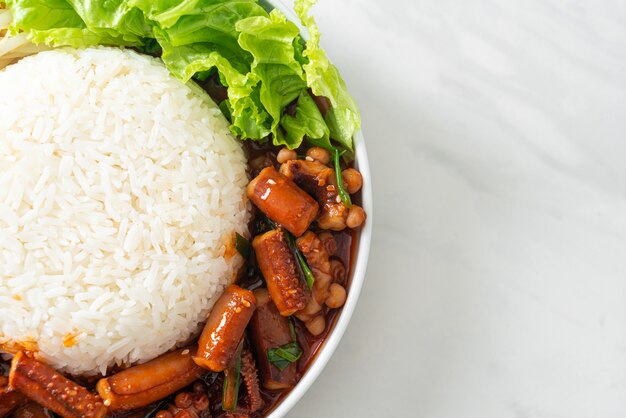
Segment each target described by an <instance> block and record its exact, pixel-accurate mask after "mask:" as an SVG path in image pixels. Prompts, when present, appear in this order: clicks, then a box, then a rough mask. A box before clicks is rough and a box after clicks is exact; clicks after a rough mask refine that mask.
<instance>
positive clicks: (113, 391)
mask: <svg viewBox="0 0 626 418" xmlns="http://www.w3.org/2000/svg"><path fill="white" fill-rule="evenodd" d="M194 348H195V347H190V348H181V349H179V350H176V351H172V352H171V353H167V354H164V355H162V356H160V357H157V358H156V359H154V360H151V361H149V362H147V363H144V364H140V365H138V366H133V367H130V368H128V369H126V370H123V371H121V372H119V373H116V374H114V375H112V376H109V377H106V378H103V379H100V380H99V381H98V383H97V385H96V390H97V391H98V393H99V394H100V396H101V397H102V399H104V401H105V402H106V404H107V405H109V407H110V409H111V410H114V411H118V410H131V409H135V408H141V407H142V406H146V405H149V404H151V403H152V402H156V401H158V400H159V399H162V398H165V397H166V396H169V395H171V394H172V393H174V392H176V391H177V390H179V389H182V388H184V387H185V386H187V385H189V384H191V383H192V382H193V381H194V380H196V379H198V378H200V377H201V376H202V375H204V374H205V373H206V371H205V370H204V369H202V368H201V367H199V366H197V365H196V363H194V361H193V360H192V358H191V356H192V352H193V349H194Z"/></svg>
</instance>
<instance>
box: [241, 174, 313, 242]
mask: <svg viewBox="0 0 626 418" xmlns="http://www.w3.org/2000/svg"><path fill="white" fill-rule="evenodd" d="M247 194H248V198H249V199H250V200H251V201H252V203H254V204H255V205H256V207H258V208H259V209H260V210H261V211H262V212H263V213H264V214H266V215H267V217H268V218H270V219H271V220H273V221H275V222H277V223H279V224H280V225H282V226H283V227H284V228H285V229H286V230H287V231H289V232H291V233H292V234H294V235H295V236H296V237H299V236H300V235H302V234H303V233H304V231H306V230H307V229H308V228H309V225H311V222H313V220H314V219H315V218H316V217H317V212H318V210H319V205H318V204H317V202H316V201H315V200H314V199H313V198H312V197H311V196H309V195H308V194H307V193H306V192H305V191H304V190H302V189H301V188H299V187H298V186H296V184H295V183H294V182H293V181H291V180H290V179H288V178H287V177H285V176H284V175H282V174H281V173H279V172H278V171H276V169H275V168H274V167H266V168H264V169H263V170H261V172H260V173H259V175H258V176H257V177H255V178H254V179H253V180H252V181H251V182H250V184H248V188H247Z"/></svg>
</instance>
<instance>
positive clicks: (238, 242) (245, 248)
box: [235, 232, 252, 260]
mask: <svg viewBox="0 0 626 418" xmlns="http://www.w3.org/2000/svg"><path fill="white" fill-rule="evenodd" d="M235 248H237V252H239V254H241V256H242V257H243V258H244V259H246V260H247V259H248V258H250V254H251V253H252V247H251V246H250V241H248V240H247V239H245V238H244V237H242V236H241V235H239V233H238V232H235Z"/></svg>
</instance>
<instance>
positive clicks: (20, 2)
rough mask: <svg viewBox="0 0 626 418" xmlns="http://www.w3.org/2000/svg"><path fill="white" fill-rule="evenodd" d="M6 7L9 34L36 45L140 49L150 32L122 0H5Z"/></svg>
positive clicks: (140, 15)
mask: <svg viewBox="0 0 626 418" xmlns="http://www.w3.org/2000/svg"><path fill="white" fill-rule="evenodd" d="M102 4H106V5H107V7H106V8H105V7H104V6H102ZM7 6H8V7H9V8H10V9H11V13H12V14H13V23H12V31H13V32H18V31H25V32H27V33H28V34H29V38H30V39H31V41H32V42H34V43H38V44H39V43H44V44H46V45H50V46H72V47H76V48H78V47H85V46H91V45H119V46H140V45H142V44H143V37H145V36H148V35H149V34H150V32H151V30H150V27H149V26H148V24H147V23H146V21H145V20H144V17H143V14H142V13H141V12H139V11H138V10H136V9H133V10H131V9H129V8H127V7H125V6H124V3H123V0H114V1H109V2H98V1H95V0H87V1H73V2H72V1H68V0H8V1H7Z"/></svg>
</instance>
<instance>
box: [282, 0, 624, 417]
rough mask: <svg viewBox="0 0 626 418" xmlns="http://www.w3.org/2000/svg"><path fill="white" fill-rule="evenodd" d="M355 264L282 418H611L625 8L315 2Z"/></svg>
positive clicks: (524, 0) (618, 392)
mask: <svg viewBox="0 0 626 418" xmlns="http://www.w3.org/2000/svg"><path fill="white" fill-rule="evenodd" d="M316 15H317V17H318V20H319V23H320V26H321V28H322V30H323V43H324V44H325V46H326V48H327V50H328V52H329V55H330V56H331V57H332V58H333V60H334V61H335V63H336V64H337V65H338V66H339V67H340V68H341V70H342V72H343V75H344V77H345V78H346V80H347V82H348V84H349V86H350V88H351V90H352V92H353V93H354V95H355V96H356V98H357V100H358V102H359V103H360V107H361V110H362V116H363V120H364V122H363V130H364V133H365V136H366V139H367V144H368V148H369V152H370V156H371V157H370V158H371V164H372V168H373V185H374V194H375V210H376V213H375V221H374V222H375V225H374V241H373V247H372V255H371V258H370V264H369V271H368V275H367V280H366V283H365V287H364V289H363V293H362V298H361V300H360V302H359V306H358V308H357V310H356V312H355V315H354V318H353V321H352V323H351V325H350V327H349V329H348V331H347V333H346V335H345V337H344V340H343V341H342V343H341V345H340V346H339V348H338V349H337V351H336V354H335V356H334V357H333V359H332V360H331V361H330V363H329V364H328V366H327V367H326V369H325V370H324V372H323V373H322V375H321V376H320V378H319V379H318V380H317V382H316V383H315V384H314V386H313V387H312V388H311V390H310V391H309V392H308V393H307V395H305V397H304V398H303V400H302V401H301V402H300V403H299V404H298V406H296V408H295V409H293V410H292V412H291V413H290V414H289V416H290V417H304V418H306V417H425V418H473V417H476V418H508V417H511V418H557V417H563V418H579V417H580V418H587V417H594V418H595V417H598V418H619V417H624V416H626V3H625V2H624V1H623V0H614V1H609V0H594V1H592V0H587V1H574V0H569V1H568V0H563V1H558V0H509V1H495V0H494V1H488V0H468V1H461V0H423V1H419V0H404V1H403V0H386V1H381V0H320V4H319V5H318V6H317V7H316Z"/></svg>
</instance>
